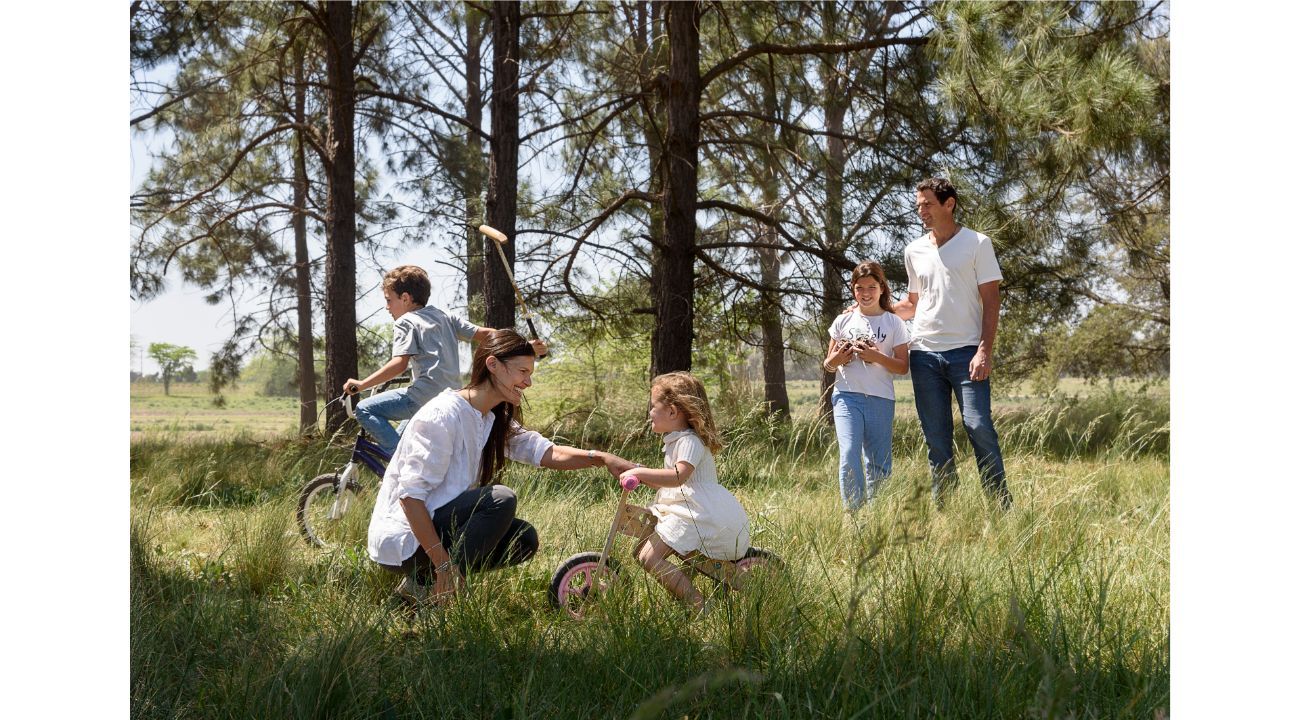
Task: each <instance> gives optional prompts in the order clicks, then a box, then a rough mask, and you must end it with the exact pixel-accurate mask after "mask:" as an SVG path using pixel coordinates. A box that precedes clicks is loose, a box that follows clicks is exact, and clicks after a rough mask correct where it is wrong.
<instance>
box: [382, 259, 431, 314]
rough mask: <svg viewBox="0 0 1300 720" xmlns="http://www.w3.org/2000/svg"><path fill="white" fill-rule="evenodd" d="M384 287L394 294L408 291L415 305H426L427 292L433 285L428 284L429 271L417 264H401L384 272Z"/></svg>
mask: <svg viewBox="0 0 1300 720" xmlns="http://www.w3.org/2000/svg"><path fill="white" fill-rule="evenodd" d="M384 289H385V290H388V291H389V292H391V293H393V294H394V295H401V294H402V293H410V294H411V300H412V302H414V303H415V304H416V305H428V304H429V293H430V292H431V291H432V289H433V287H432V285H430V284H429V273H426V272H425V271H424V268H422V267H419V266H417V265H401V266H399V267H395V268H393V269H392V270H389V271H388V272H387V273H385V274H384Z"/></svg>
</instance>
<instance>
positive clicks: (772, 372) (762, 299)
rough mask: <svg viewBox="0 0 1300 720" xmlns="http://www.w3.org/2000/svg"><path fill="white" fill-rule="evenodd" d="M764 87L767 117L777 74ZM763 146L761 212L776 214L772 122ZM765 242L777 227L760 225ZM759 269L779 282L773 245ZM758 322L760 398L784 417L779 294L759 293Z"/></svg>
mask: <svg viewBox="0 0 1300 720" xmlns="http://www.w3.org/2000/svg"><path fill="white" fill-rule="evenodd" d="M765 80H766V82H765V83H764V87H763V105H764V107H763V112H764V114H765V115H767V116H768V117H776V116H777V114H778V113H779V112H780V109H779V108H778V107H777V100H776V78H774V77H772V75H771V73H769V74H768V76H767V78H766V79H765ZM762 133H763V140H764V144H765V145H766V147H765V148H764V149H763V154H762V156H763V168H762V170H763V172H762V178H761V180H760V181H759V182H760V185H761V187H762V191H763V212H766V213H768V214H770V215H774V216H775V215H776V214H778V213H779V212H780V210H779V208H778V207H777V203H778V202H779V197H778V196H779V194H780V187H779V186H778V185H777V178H778V177H780V173H779V171H778V168H777V167H776V164H777V162H779V160H778V158H777V155H776V143H777V137H776V131H775V130H774V128H773V127H772V125H770V124H768V125H764V126H763V129H762ZM760 237H761V238H762V242H763V243H764V244H770V245H776V244H777V242H778V238H777V234H776V228H774V227H772V226H770V225H764V226H762V233H761V235H760ZM758 265H759V273H760V275H761V277H762V282H763V285H764V286H766V287H778V286H780V284H781V256H780V253H779V251H777V250H776V249H775V248H770V247H766V248H759V249H758ZM759 324H760V326H761V327H762V330H763V402H764V403H766V404H767V410H768V412H769V413H774V414H776V415H778V416H779V417H781V418H783V419H789V417H790V396H789V394H787V393H786V388H785V333H784V332H783V329H782V326H781V296H780V294H779V293H776V292H773V291H769V290H763V291H760V293H759Z"/></svg>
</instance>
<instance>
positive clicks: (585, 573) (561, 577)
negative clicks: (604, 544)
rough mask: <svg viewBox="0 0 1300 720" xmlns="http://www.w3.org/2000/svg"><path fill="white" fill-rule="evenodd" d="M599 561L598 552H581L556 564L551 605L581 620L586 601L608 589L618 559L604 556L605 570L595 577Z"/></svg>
mask: <svg viewBox="0 0 1300 720" xmlns="http://www.w3.org/2000/svg"><path fill="white" fill-rule="evenodd" d="M599 564H600V553H598V552H581V553H578V554H577V555H574V556H573V557H571V558H569V559H568V560H565V561H564V562H562V563H560V567H559V568H557V569H556V571H555V574H554V575H553V576H551V589H550V599H551V607H554V608H555V609H557V610H564V611H565V612H567V613H569V615H570V616H572V617H574V618H577V619H582V615H583V611H584V610H585V609H586V605H587V603H588V602H591V601H592V600H595V599H596V598H598V597H600V596H601V595H604V594H605V593H607V592H609V588H610V586H611V585H612V584H613V582H614V578H615V577H617V576H618V569H619V568H618V562H617V561H615V560H614V558H612V557H609V558H606V559H605V572H604V573H601V574H600V577H597V573H596V568H597V566H598V565H599Z"/></svg>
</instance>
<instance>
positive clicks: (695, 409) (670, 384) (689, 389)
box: [650, 372, 722, 453]
mask: <svg viewBox="0 0 1300 720" xmlns="http://www.w3.org/2000/svg"><path fill="white" fill-rule="evenodd" d="M650 399H651V401H654V400H656V399H657V400H659V401H660V402H662V403H663V404H665V405H671V406H673V407H675V408H677V410H678V412H680V413H682V414H683V415H685V416H686V423H687V424H688V425H690V426H691V429H692V430H694V431H695V434H696V435H698V436H699V437H700V440H702V441H704V445H705V447H707V448H708V449H709V451H710V452H714V453H716V452H719V451H721V450H722V433H719V432H718V427H717V426H716V425H714V424H713V411H712V410H710V409H709V397H708V395H706V394H705V393H704V383H702V382H700V381H699V378H696V377H695V376H694V375H692V374H690V373H688V372H671V373H664V374H663V375H660V376H658V377H656V378H655V379H654V380H653V381H652V382H651V383H650Z"/></svg>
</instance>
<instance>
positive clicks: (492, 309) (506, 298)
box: [484, 2, 519, 328]
mask: <svg viewBox="0 0 1300 720" xmlns="http://www.w3.org/2000/svg"><path fill="white" fill-rule="evenodd" d="M491 148H492V157H491V160H490V161H489V164H488V196H487V217H488V224H489V225H491V226H492V227H494V228H496V229H498V230H500V231H501V232H503V233H505V235H506V237H507V238H509V240H510V241H509V242H508V243H506V244H505V247H504V248H503V249H504V250H505V255H506V263H507V264H508V265H509V266H510V270H511V272H513V271H514V265H515V247H516V246H517V245H518V243H517V241H516V238H515V220H516V217H515V216H516V212H517V208H518V200H519V197H518V189H519V188H518V177H519V4H518V3H514V2H497V3H492V142H491ZM491 242H494V241H492V240H487V241H486V242H485V244H484V248H485V252H488V253H491V255H492V257H495V258H496V259H495V260H493V259H492V258H491V257H489V258H486V259H485V262H484V266H485V267H486V269H487V272H486V273H484V274H485V276H486V282H485V284H484V285H485V287H484V290H485V293H484V295H485V303H484V321H485V322H486V323H487V326H488V327H494V328H513V327H514V326H515V299H514V294H515V293H514V289H513V288H511V286H510V277H509V276H508V275H507V274H506V270H505V268H504V267H502V263H501V258H500V256H499V255H498V254H497V251H496V249H495V248H491V247H488V246H487V243H491Z"/></svg>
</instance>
